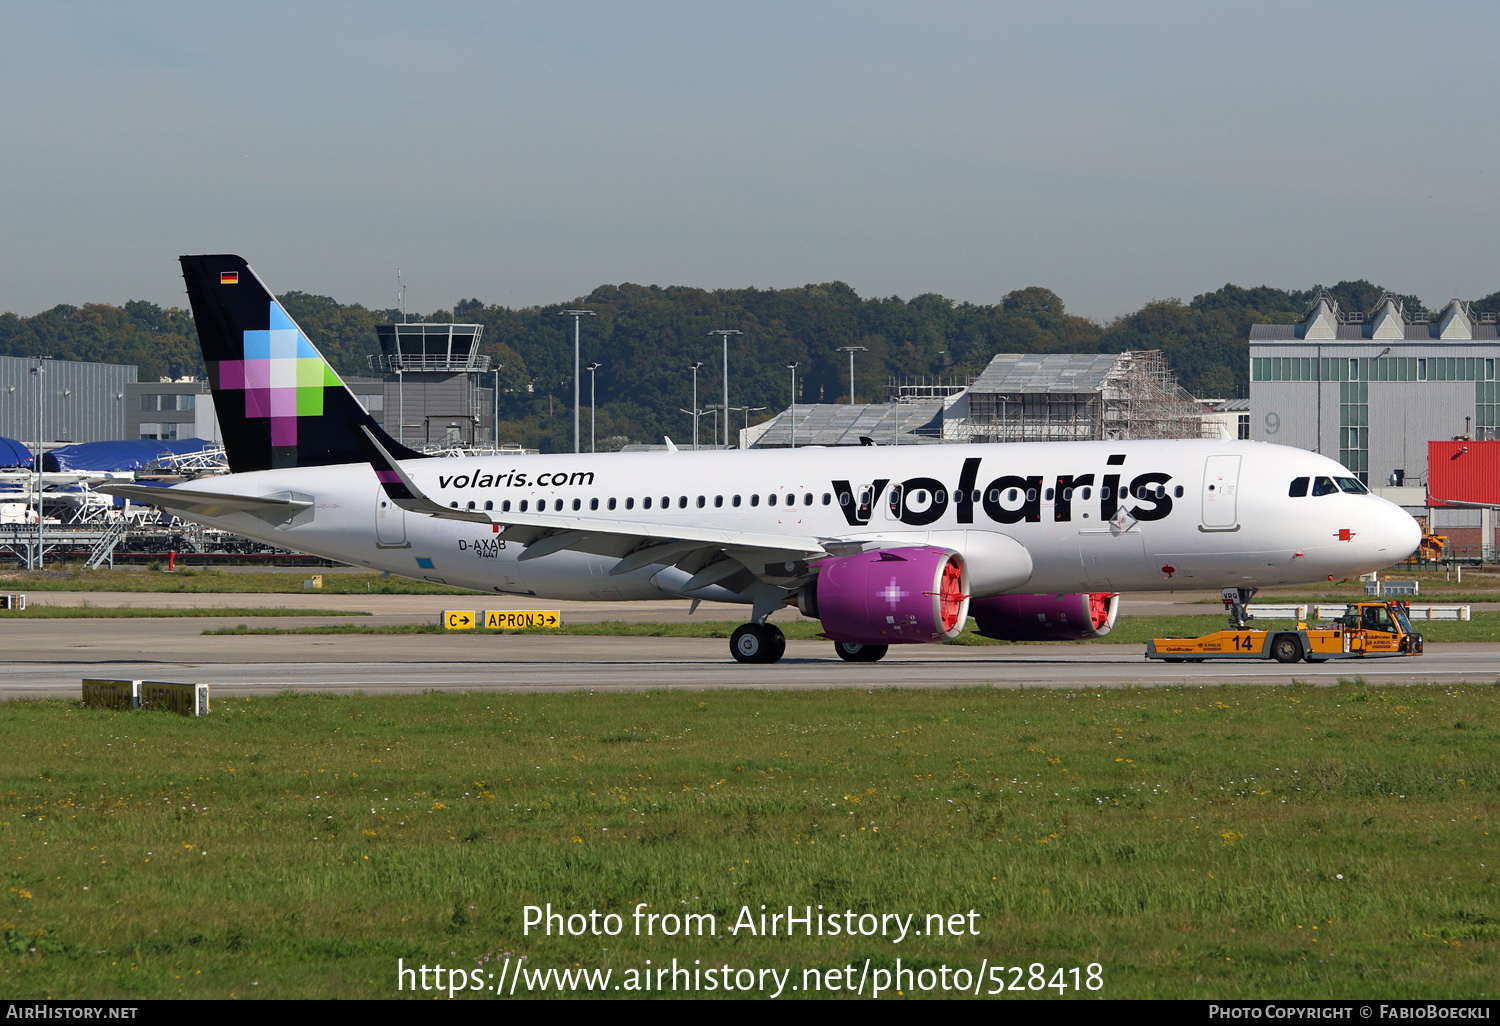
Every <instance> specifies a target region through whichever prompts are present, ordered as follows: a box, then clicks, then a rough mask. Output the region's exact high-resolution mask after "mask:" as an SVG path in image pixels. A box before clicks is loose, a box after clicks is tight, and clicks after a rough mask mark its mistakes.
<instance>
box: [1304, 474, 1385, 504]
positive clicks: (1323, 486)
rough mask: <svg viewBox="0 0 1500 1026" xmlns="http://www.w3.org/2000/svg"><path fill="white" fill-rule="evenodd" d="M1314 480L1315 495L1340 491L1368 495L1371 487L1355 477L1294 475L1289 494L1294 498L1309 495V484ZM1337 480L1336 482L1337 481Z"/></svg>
mask: <svg viewBox="0 0 1500 1026" xmlns="http://www.w3.org/2000/svg"><path fill="white" fill-rule="evenodd" d="M1309 481H1311V482H1312V493H1313V495H1315V496H1316V495H1336V494H1338V493H1339V492H1340V491H1345V492H1348V493H1349V494H1350V495H1366V494H1368V493H1369V491H1370V490H1369V489H1368V488H1366V487H1365V486H1364V485H1362V484H1361V483H1360V482H1359V479H1358V478H1354V477H1340V478H1332V477H1314V478H1306V477H1294V478H1292V486H1291V487H1290V488H1288V489H1287V495H1288V496H1290V497H1291V498H1293V499H1301V498H1305V497H1306V496H1307V484H1308V482H1309ZM1335 482H1336V483H1335Z"/></svg>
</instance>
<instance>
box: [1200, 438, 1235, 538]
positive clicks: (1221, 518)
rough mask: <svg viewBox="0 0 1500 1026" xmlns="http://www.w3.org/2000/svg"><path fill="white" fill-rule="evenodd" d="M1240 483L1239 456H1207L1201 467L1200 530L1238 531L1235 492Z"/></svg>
mask: <svg viewBox="0 0 1500 1026" xmlns="http://www.w3.org/2000/svg"><path fill="white" fill-rule="evenodd" d="M1239 485H1240V457H1238V456H1210V457H1209V458H1208V460H1207V461H1206V462H1205V463H1204V466H1203V530H1205V531H1238V530H1239V529H1240V522H1239V514H1238V512H1237V506H1238V499H1237V496H1236V493H1237V492H1238V491H1239Z"/></svg>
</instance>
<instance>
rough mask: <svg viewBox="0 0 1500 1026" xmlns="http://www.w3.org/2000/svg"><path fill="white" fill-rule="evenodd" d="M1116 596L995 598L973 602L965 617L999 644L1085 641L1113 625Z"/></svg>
mask: <svg viewBox="0 0 1500 1026" xmlns="http://www.w3.org/2000/svg"><path fill="white" fill-rule="evenodd" d="M1119 608H1120V595H1119V593H1118V592H1107V591H1096V592H1083V593H1075V594H1072V595H995V596H992V597H990V598H982V599H975V600H974V602H973V604H972V605H971V606H970V607H969V613H970V614H971V615H972V616H973V617H974V622H975V625H976V627H977V630H978V632H979V633H980V634H983V635H984V636H985V637H986V638H995V639H998V640H1000V641H1088V640H1090V639H1091V638H1102V637H1104V635H1106V634H1108V633H1109V632H1110V630H1111V629H1113V627H1114V625H1115V614H1116V613H1117V612H1118V611H1119Z"/></svg>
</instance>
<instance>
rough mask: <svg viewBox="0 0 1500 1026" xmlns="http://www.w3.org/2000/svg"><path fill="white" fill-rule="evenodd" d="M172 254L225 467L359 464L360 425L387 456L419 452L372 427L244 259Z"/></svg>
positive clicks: (361, 454) (416, 456) (361, 455)
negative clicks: (182, 284)
mask: <svg viewBox="0 0 1500 1026" xmlns="http://www.w3.org/2000/svg"><path fill="white" fill-rule="evenodd" d="M180 259H181V261H182V277H183V280H184V281H185V282H186V283H187V293H188V299H189V301H190V302H191V303H192V306H193V321H194V323H195V324H196V325H197V327H198V341H199V344H200V345H201V346H202V347H203V363H204V366H205V368H206V369H207V371H208V381H209V387H210V388H212V390H213V397H214V411H215V412H216V413H217V414H218V418H219V427H220V428H221V429H222V431H223V434H224V448H225V451H226V454H227V455H228V457H229V468H230V470H232V471H234V472H235V473H237V474H238V473H243V472H245V471H251V470H271V469H279V468H283V467H325V466H331V465H334V464H340V463H363V462H365V450H364V446H363V445H362V436H361V434H360V429H361V428H365V429H368V430H369V431H371V432H372V433H373V434H375V435H376V437H378V438H380V439H381V441H382V444H383V445H384V447H385V449H386V451H388V452H389V453H390V454H391V455H392V456H393V457H394V458H396V459H402V460H407V459H421V458H422V457H423V454H422V453H419V452H416V451H414V450H411V449H408V448H406V447H405V446H403V445H400V444H399V443H397V442H396V441H395V439H393V438H391V437H390V436H389V435H387V434H386V433H385V432H384V431H383V430H381V428H380V425H379V424H377V423H376V421H375V419H374V418H373V417H371V416H370V415H369V413H367V412H365V409H364V407H363V406H361V405H360V403H359V400H358V399H356V398H355V397H354V393H352V392H350V391H349V389H348V387H347V386H346V385H345V384H344V382H343V381H342V379H340V378H339V376H338V374H337V373H336V372H335V371H334V369H333V367H331V366H330V365H329V363H328V361H327V360H325V359H323V356H322V354H321V353H319V352H318V351H317V349H316V348H314V346H313V344H312V342H311V341H310V340H309V339H308V337H307V335H306V334H304V333H303V331H302V329H301V328H299V327H297V325H296V323H295V322H294V321H293V320H292V318H291V316H290V315H289V314H288V313H287V312H286V310H285V309H284V308H283V307H282V305H281V304H280V303H279V302H277V300H276V297H275V295H273V294H272V293H271V290H270V289H268V288H266V286H265V283H264V282H262V281H261V280H260V278H259V277H258V276H257V275H256V273H255V272H254V271H252V270H251V269H250V265H249V264H247V263H245V261H244V259H242V258H241V257H237V256H232V255H228V254H224V255H217V256H184V257H181V258H180Z"/></svg>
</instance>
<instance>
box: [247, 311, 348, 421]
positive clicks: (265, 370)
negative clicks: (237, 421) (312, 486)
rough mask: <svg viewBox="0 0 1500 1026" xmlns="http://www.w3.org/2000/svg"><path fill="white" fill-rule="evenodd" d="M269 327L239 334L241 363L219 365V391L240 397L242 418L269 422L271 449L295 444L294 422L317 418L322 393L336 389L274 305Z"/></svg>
mask: <svg viewBox="0 0 1500 1026" xmlns="http://www.w3.org/2000/svg"><path fill="white" fill-rule="evenodd" d="M270 325H271V326H270V328H269V329H268V330H266V331H247V332H245V358H244V359H243V360H221V361H220V362H219V365H218V375H219V388H220V389H221V390H223V391H243V392H244V393H245V416H246V417H251V418H262V419H266V418H269V419H270V421H271V444H272V445H277V446H283V445H296V444H297V418H298V417H321V416H322V415H323V389H325V388H336V387H338V386H339V385H340V382H339V378H338V375H337V374H335V373H334V372H333V368H332V367H330V366H328V364H327V363H326V362H325V361H324V360H323V358H322V357H321V356H319V355H318V351H317V350H316V349H314V348H313V345H312V343H311V342H310V341H308V338H307V336H306V335H304V334H302V332H301V331H299V330H298V328H297V325H296V324H294V323H292V319H291V318H290V317H288V316H287V315H286V311H285V310H283V309H282V308H281V305H280V304H279V303H276V302H274V301H273V302H272V303H271V317H270Z"/></svg>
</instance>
